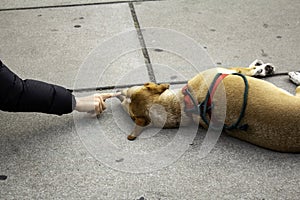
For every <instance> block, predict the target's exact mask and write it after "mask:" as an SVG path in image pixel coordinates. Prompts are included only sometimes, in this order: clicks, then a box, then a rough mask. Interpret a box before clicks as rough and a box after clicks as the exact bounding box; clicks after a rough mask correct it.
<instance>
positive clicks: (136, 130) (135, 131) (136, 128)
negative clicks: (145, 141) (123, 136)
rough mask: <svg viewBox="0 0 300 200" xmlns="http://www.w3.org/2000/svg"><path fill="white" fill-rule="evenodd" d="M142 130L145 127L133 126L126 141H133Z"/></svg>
mask: <svg viewBox="0 0 300 200" xmlns="http://www.w3.org/2000/svg"><path fill="white" fill-rule="evenodd" d="M144 129H145V127H142V126H139V125H135V126H134V129H133V130H132V132H131V133H130V135H128V136H127V139H128V140H131V141H132V140H135V139H136V138H137V137H138V136H139V135H140V134H141V133H142V132H143V130H144Z"/></svg>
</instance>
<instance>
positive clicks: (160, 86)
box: [144, 82, 170, 94]
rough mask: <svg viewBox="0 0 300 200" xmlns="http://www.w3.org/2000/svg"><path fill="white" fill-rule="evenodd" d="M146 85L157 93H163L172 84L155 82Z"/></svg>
mask: <svg viewBox="0 0 300 200" xmlns="http://www.w3.org/2000/svg"><path fill="white" fill-rule="evenodd" d="M144 86H145V87H146V88H147V89H148V90H150V91H152V92H154V93H155V94H161V93H163V92H164V91H165V90H166V89H169V87H170V84H166V83H165V84H155V83H151V82H150V83H145V84H144Z"/></svg>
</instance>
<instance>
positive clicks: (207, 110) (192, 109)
mask: <svg viewBox="0 0 300 200" xmlns="http://www.w3.org/2000/svg"><path fill="white" fill-rule="evenodd" d="M228 75H229V74H222V73H218V74H216V76H215V78H214V80H213V81H212V83H211V85H210V87H209V90H208V91H207V94H206V97H205V100H204V101H203V102H202V103H200V104H198V105H197V101H195V99H194V98H193V96H192V94H191V93H190V91H189V90H188V85H186V86H185V87H183V88H182V93H183V94H184V102H185V112H187V113H195V114H199V115H200V117H201V118H202V120H203V121H204V123H205V124H206V125H207V126H208V125H209V120H208V119H207V116H206V115H207V114H208V115H209V118H211V110H212V108H213V103H212V101H213V97H214V94H215V92H216V90H217V88H218V86H219V84H220V83H221V81H222V80H223V79H224V78H225V77H226V76H228ZM232 75H237V76H240V77H242V79H243V81H244V83H245V90H244V98H243V106H242V110H241V113H240V115H239V118H238V119H237V121H236V122H235V123H233V124H232V125H230V126H227V125H226V124H225V125H224V129H227V130H231V129H236V128H239V129H241V130H247V129H248V124H244V125H242V126H239V124H240V122H241V120H242V118H243V117H244V115H245V110H246V107H247V100H248V90H249V84H248V80H247V78H246V77H245V76H244V75H243V74H239V73H233V74H232Z"/></svg>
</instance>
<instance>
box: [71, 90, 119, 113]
mask: <svg viewBox="0 0 300 200" xmlns="http://www.w3.org/2000/svg"><path fill="white" fill-rule="evenodd" d="M117 95H119V93H102V94H101V93H98V94H94V95H90V96H85V97H75V99H76V106H75V110H77V111H78V112H88V113H92V114H96V115H99V114H100V113H102V112H103V111H104V110H105V109H106V105H105V100H106V99H109V98H111V97H115V96H117Z"/></svg>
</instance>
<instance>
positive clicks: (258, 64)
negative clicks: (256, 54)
mask: <svg viewBox="0 0 300 200" xmlns="http://www.w3.org/2000/svg"><path fill="white" fill-rule="evenodd" d="M261 65H262V64H261V63H260V62H257V63H255V65H254V66H261Z"/></svg>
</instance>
